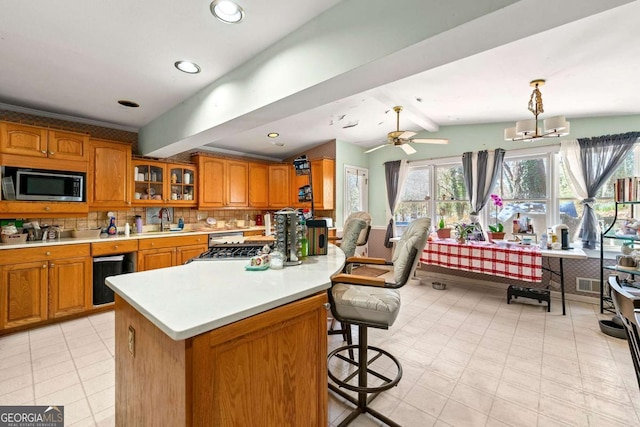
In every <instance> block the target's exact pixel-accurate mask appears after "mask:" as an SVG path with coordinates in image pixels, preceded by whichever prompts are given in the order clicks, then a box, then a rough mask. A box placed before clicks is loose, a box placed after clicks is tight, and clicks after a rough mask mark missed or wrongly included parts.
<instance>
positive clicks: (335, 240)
mask: <svg viewBox="0 0 640 427" xmlns="http://www.w3.org/2000/svg"><path fill="white" fill-rule="evenodd" d="M327 240H328V241H330V242H337V241H338V240H342V237H338V236H329V237H327Z"/></svg>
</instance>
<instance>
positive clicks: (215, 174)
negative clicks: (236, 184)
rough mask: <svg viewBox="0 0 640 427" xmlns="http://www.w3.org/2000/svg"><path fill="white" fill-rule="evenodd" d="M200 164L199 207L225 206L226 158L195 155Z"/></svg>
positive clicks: (197, 162)
mask: <svg viewBox="0 0 640 427" xmlns="http://www.w3.org/2000/svg"><path fill="white" fill-rule="evenodd" d="M194 160H195V162H196V164H197V165H198V190H199V191H198V194H197V200H198V208H200V209H206V208H221V207H224V204H225V203H224V194H225V190H224V188H225V164H226V161H225V160H224V159H219V158H216V157H208V156H195V157H194Z"/></svg>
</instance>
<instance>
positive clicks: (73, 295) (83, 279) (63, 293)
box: [49, 257, 93, 319]
mask: <svg viewBox="0 0 640 427" xmlns="http://www.w3.org/2000/svg"><path fill="white" fill-rule="evenodd" d="M91 269H92V260H91V258H89V257H78V258H68V259H60V260H56V261H50V262H49V318H50V319H53V318H58V317H63V316H68V315H70V314H74V313H79V312H82V311H85V310H86V309H88V308H90V307H91V305H92V303H91V292H89V289H88V286H87V284H88V283H91V282H92V281H93V277H92V270H91Z"/></svg>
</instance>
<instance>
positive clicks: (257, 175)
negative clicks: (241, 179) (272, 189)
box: [249, 162, 271, 208]
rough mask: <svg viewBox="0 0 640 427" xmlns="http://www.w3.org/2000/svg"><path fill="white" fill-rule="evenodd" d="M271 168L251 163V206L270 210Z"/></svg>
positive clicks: (262, 164)
mask: <svg viewBox="0 0 640 427" xmlns="http://www.w3.org/2000/svg"><path fill="white" fill-rule="evenodd" d="M270 174H271V166H270V165H267V164H264V163H252V162H249V206H250V207H252V208H268V207H269V204H270V203H269V202H270V199H269V197H270V194H269V183H270Z"/></svg>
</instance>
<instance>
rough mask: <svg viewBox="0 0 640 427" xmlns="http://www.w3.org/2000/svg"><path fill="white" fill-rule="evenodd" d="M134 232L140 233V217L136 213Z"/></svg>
mask: <svg viewBox="0 0 640 427" xmlns="http://www.w3.org/2000/svg"><path fill="white" fill-rule="evenodd" d="M136 233H138V234H141V233H142V217H141V216H140V215H136Z"/></svg>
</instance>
